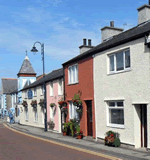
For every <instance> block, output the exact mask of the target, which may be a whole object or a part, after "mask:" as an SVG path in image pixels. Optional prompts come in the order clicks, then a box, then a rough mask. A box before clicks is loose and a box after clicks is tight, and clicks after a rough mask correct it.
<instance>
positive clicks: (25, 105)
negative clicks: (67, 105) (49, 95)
mask: <svg viewBox="0 0 150 160" xmlns="http://www.w3.org/2000/svg"><path fill="white" fill-rule="evenodd" d="M22 105H23V107H25V108H27V107H28V104H27V101H24V100H23V102H22Z"/></svg>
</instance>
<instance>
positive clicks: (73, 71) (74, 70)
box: [68, 64, 78, 84]
mask: <svg viewBox="0 0 150 160" xmlns="http://www.w3.org/2000/svg"><path fill="white" fill-rule="evenodd" d="M68 72H69V73H68V74H69V76H68V77H69V84H73V83H78V65H77V64H75V65H73V66H70V67H69V68H68Z"/></svg>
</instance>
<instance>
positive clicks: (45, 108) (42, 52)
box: [31, 41, 47, 131]
mask: <svg viewBox="0 0 150 160" xmlns="http://www.w3.org/2000/svg"><path fill="white" fill-rule="evenodd" d="M36 43H39V44H40V45H41V55H42V61H43V89H44V113H45V119H44V122H45V131H47V105H46V102H47V101H46V85H45V66H44V43H40V42H38V41H37V42H35V43H34V44H33V48H32V49H31V52H38V50H37V49H36V47H35V44H36Z"/></svg>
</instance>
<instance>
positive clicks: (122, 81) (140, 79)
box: [94, 38, 150, 147]
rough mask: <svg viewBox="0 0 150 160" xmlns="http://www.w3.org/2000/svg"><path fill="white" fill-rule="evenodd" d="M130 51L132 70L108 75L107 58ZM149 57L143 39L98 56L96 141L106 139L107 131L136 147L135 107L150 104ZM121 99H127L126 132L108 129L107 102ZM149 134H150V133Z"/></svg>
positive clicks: (95, 66) (95, 93) (125, 111)
mask: <svg viewBox="0 0 150 160" xmlns="http://www.w3.org/2000/svg"><path fill="white" fill-rule="evenodd" d="M127 48H130V60H131V70H130V71H128V72H122V73H118V74H112V75H111V74H109V72H108V64H109V61H108V54H111V53H115V52H117V51H119V50H122V49H127ZM149 57H150V54H149V49H148V48H147V47H146V46H145V45H144V38H140V39H138V40H134V41H132V42H128V43H126V44H123V45H120V46H118V47H114V48H111V49H108V50H106V51H103V52H101V53H99V54H97V55H95V57H94V97H95V109H96V110H95V113H96V114H97V115H96V128H97V131H96V136H97V137H99V138H104V137H105V133H106V132H107V131H108V130H113V131H117V132H119V133H120V139H121V141H122V142H124V143H128V144H133V145H134V144H135V138H134V136H135V133H134V129H135V128H134V126H135V123H136V122H135V120H136V119H137V117H135V116H134V115H135V108H134V105H133V104H132V103H134V102H137V103H139V104H141V103H143V102H149V99H150V94H149V64H150V63H149ZM120 99H124V117H125V119H124V120H125V122H124V128H112V127H109V126H107V113H106V111H107V110H106V102H105V101H104V100H120ZM147 112H148V114H147V115H148V117H150V109H149V107H147ZM149 120H150V118H149ZM137 123H139V122H137ZM148 126H149V122H148ZM147 128H148V127H147ZM148 132H150V129H149V131H148ZM149 137H150V134H149ZM149 147H150V143H149Z"/></svg>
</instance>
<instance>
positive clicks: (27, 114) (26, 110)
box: [24, 108, 29, 121]
mask: <svg viewBox="0 0 150 160" xmlns="http://www.w3.org/2000/svg"><path fill="white" fill-rule="evenodd" d="M24 110H25V120H26V121H28V120H29V112H28V108H24Z"/></svg>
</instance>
